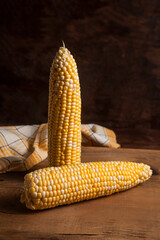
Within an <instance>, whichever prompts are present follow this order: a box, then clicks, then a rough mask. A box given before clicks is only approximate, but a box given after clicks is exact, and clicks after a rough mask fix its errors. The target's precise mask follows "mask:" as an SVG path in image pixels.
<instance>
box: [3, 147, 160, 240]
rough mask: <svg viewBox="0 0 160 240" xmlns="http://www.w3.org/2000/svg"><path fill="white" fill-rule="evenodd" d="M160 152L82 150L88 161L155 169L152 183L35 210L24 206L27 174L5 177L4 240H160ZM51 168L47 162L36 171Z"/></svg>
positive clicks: (83, 158) (10, 174)
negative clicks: (144, 165)
mask: <svg viewBox="0 0 160 240" xmlns="http://www.w3.org/2000/svg"><path fill="white" fill-rule="evenodd" d="M159 158H160V151H159V150H140V149H139V150H138V149H118V150H111V149H106V148H94V147H87V148H86V147H83V149H82V160H83V161H91V160H92V161H101V160H103V161H104V160H106V161H108V160H124V161H136V162H144V163H147V164H150V165H151V166H152V169H153V170H154V171H153V172H154V174H153V176H152V177H151V179H150V180H149V181H147V182H145V183H143V184H141V185H139V186H137V187H135V188H133V189H131V190H128V191H125V192H122V193H117V194H114V195H112V196H108V197H103V198H99V199H96V200H90V201H85V202H81V203H77V204H72V205H70V206H61V207H57V208H54V209H50V210H44V211H36V212H33V211H30V210H28V209H26V208H25V206H24V205H22V204H21V203H20V202H19V197H20V193H21V191H22V187H23V177H24V173H8V174H3V175H0V239H11V238H12V239H56V240H66V239H68V240H73V239H77V240H79V239H84V240H89V239H115V240H121V239H127V240H128V239H148V240H150V239H156V240H157V239H159V238H160V204H159V201H160V176H159V174H160V163H159ZM45 166H47V160H45V161H44V162H43V163H41V164H39V165H38V166H36V167H34V169H37V168H40V167H45Z"/></svg>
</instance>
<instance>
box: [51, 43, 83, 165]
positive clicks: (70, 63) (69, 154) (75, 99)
mask: <svg viewBox="0 0 160 240" xmlns="http://www.w3.org/2000/svg"><path fill="white" fill-rule="evenodd" d="M73 149H74V151H72V150H73ZM80 159H81V94H80V84H79V77H78V70H77V66H76V63H75V60H74V58H73V56H72V55H71V53H70V52H69V51H68V49H67V48H65V47H64V46H63V47H60V49H59V51H58V52H57V54H56V56H55V58H54V61H53V64H52V67H51V72H50V80H49V104H48V161H49V165H50V166H61V165H65V164H67V165H69V164H73V163H80V161H81V160H80Z"/></svg>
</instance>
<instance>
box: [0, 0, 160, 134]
mask: <svg viewBox="0 0 160 240" xmlns="http://www.w3.org/2000/svg"><path fill="white" fill-rule="evenodd" d="M0 32H1V37H0V113H1V116H0V124H1V125H3V124H33V123H42V122H46V121H47V104H48V80H49V69H50V66H51V63H52V59H53V57H54V55H55V53H56V51H57V50H58V48H59V46H60V45H61V40H62V39H63V40H64V41H65V43H66V46H67V48H69V49H70V50H71V52H72V54H73V55H74V57H75V59H76V61H77V64H78V68H79V75H80V81H81V89H82V103H83V107H82V122H83V123H85V122H95V123H99V124H103V125H106V126H108V127H112V128H117V127H118V128H124V127H127V128H128V127H129V128H155V129H156V128H157V129H160V107H159V106H160V1H159V0H152V1H150V0H141V1H140V0H139V1H138V0H129V1H128V0H117V1H116V0H112V1H110V0H108V1H107V0H90V1H89V0H88V1H86V0H85V1H84V0H81V1H78V0H63V1H60V0H45V1H43V0H38V1H37V0H35V1H32V0H1V1H0Z"/></svg>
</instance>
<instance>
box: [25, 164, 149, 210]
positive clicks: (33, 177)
mask: <svg viewBox="0 0 160 240" xmlns="http://www.w3.org/2000/svg"><path fill="white" fill-rule="evenodd" d="M151 175H152V170H151V169H150V166H148V165H146V164H143V163H134V162H90V163H81V164H72V165H65V166H61V167H50V168H44V169H39V170H36V171H34V172H31V173H29V174H27V175H26V176H25V179H24V192H23V194H22V197H21V202H25V204H26V207H27V208H29V209H32V210H38V209H46V208H52V207H56V206H58V205H63V204H71V203H75V202H79V201H83V200H88V199H94V198H98V197H102V196H107V195H111V194H113V193H116V192H120V191H124V190H127V189H130V188H132V187H134V186H136V185H138V184H139V183H142V182H144V181H146V180H148V179H149V178H150V177H151Z"/></svg>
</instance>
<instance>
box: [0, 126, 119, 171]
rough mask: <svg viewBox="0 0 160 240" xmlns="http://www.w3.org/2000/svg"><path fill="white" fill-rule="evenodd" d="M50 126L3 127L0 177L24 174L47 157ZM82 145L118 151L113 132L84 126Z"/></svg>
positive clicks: (0, 144) (0, 146)
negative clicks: (15, 172)
mask: <svg viewBox="0 0 160 240" xmlns="http://www.w3.org/2000/svg"><path fill="white" fill-rule="evenodd" d="M47 131H48V128H47V124H41V125H26V126H16V127H15V126H11V127H0V173H5V172H10V171H25V170H28V169H30V168H31V167H33V166H34V165H36V164H38V163H39V162H41V161H43V160H44V159H45V158H46V157H47V144H48V139H47V137H48V132H47ZM81 131H82V145H85V146H104V147H110V148H118V147H120V145H119V144H118V143H117V141H116V135H115V133H114V132H113V131H112V130H109V129H107V128H104V127H101V126H99V125H96V124H84V125H83V124H82V125H81Z"/></svg>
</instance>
